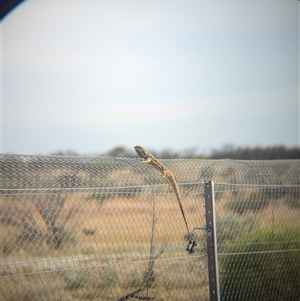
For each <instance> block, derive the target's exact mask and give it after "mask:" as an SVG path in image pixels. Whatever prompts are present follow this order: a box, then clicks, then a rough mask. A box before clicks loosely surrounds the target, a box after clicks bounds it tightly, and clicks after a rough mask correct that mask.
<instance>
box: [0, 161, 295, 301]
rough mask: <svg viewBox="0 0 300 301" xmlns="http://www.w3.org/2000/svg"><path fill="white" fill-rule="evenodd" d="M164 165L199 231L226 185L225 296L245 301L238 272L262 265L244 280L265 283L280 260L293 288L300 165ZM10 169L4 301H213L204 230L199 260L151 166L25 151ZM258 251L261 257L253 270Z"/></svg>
mask: <svg viewBox="0 0 300 301" xmlns="http://www.w3.org/2000/svg"><path fill="white" fill-rule="evenodd" d="M161 161H162V163H163V164H164V165H165V166H166V167H168V168H169V169H170V170H171V171H172V173H173V175H174V176H175V178H176V180H177V182H178V186H179V189H180V192H181V196H182V203H183V206H184V211H185V215H186V217H187V222H188V223H189V226H190V228H191V229H193V228H196V227H204V224H205V217H204V188H203V187H204V181H206V180H210V179H212V180H214V181H215V183H217V184H216V204H217V218H218V220H217V227H218V229H219V232H218V244H219V261H220V276H221V277H220V279H221V286H222V294H223V296H224V298H227V299H226V300H241V299H234V298H233V297H232V296H233V295H232V294H233V293H232V292H233V291H234V294H235V295H234V296H236V295H237V296H240V295H241V294H242V293H244V291H243V292H242V293H241V292H240V291H238V290H237V289H235V290H233V289H232V287H231V288H229V286H228V284H227V282H228V281H229V282H230V283H231V282H232V277H233V275H234V274H232V273H233V272H232V273H231V274H230V271H236V270H241V269H242V270H243V269H245V265H247V266H248V265H249V264H250V265H251V264H253V265H255V266H256V265H260V266H262V269H261V270H262V271H263V273H262V272H258V273H260V274H259V275H261V276H260V278H258V277H257V275H256V274H255V272H251V273H252V274H249V277H248V274H247V280H245V279H242V277H240V279H241V282H243V281H245V283H246V286H245V287H243V289H242V290H245V291H247V290H249V286H247V283H249V282H251V283H254V284H255V285H256V282H255V281H256V280H255V279H259V280H262V279H264V278H263V277H265V276H269V277H271V278H272V277H273V278H272V279H273V280H272V281H273V282H272V283H277V282H276V281H275V280H274V279H275V278H276V277H275V275H276V273H275V272H276V269H275V267H274V266H273V265H271V264H270V263H276V262H277V263H278V264H279V265H281V266H284V269H285V271H286V272H287V271H288V270H287V269H288V267H289V266H286V265H285V262H290V261H291V262H292V263H293V267H294V268H295V269H296V270H295V271H294V272H293V273H292V275H293V276H292V279H293V282H292V284H291V283H290V282H289V283H287V285H288V287H289V288H288V290H289V291H290V292H294V290H295V289H294V288H295V287H296V286H295V287H294V288H293V284H297V281H298V283H299V262H300V259H299V234H298V233H299V209H300V204H299V187H300V183H299V182H300V174H299V170H300V165H299V161H297V160H291V161H234V160H161ZM0 164H1V165H0V177H1V178H0V179H1V189H0V195H1V212H0V219H1V255H0V256H1V294H2V298H3V300H50V301H51V300H53V301H54V300H115V301H116V300H120V301H121V300H127V299H128V300H129V299H130V300H139V299H140V300H151V299H154V298H155V300H174V301H177V300H208V298H209V297H208V296H209V294H208V276H207V274H208V273H207V264H206V238H205V231H201V230H197V231H195V233H196V238H197V241H198V245H197V246H196V248H195V253H194V254H193V255H191V256H189V255H188V254H187V252H186V251H185V247H186V243H187V241H188V239H189V238H190V237H189V234H188V233H186V228H185V225H184V221H183V219H182V216H181V212H180V210H179V207H178V203H177V202H176V198H175V195H174V193H173V191H172V189H171V187H170V185H169V184H168V183H167V182H166V180H164V179H163V178H161V177H159V176H158V172H157V171H156V170H155V169H153V168H151V166H148V165H145V164H142V162H141V160H140V159H128V158H115V157H81V156H80V157H64V156H26V155H1V161H0ZM280 229H283V230H282V232H280V231H281V230H280ZM291 229H292V230H291ZM293 230H295V231H294V232H296V233H294V232H293ZM268 231H269V232H270V233H269V232H268ZM265 232H266V233H267V234H268V235H270V237H269V236H265ZM277 232H278V237H279V238H278V239H277V238H276V237H277V236H276V234H277ZM260 233H261V234H260ZM267 234H266V235H267ZM255 235H257V236H258V237H256V236H255ZM280 235H285V240H284V243H283V240H282V239H281V240H280V237H281V236H280ZM275 238H276V239H275ZM261 241H262V242H263V243H262V242H261ZM236 246H238V247H236ZM247 248H249V249H247ZM270 251H272V252H270ZM274 251H276V252H277V253H275V252H274ZM251 252H254V253H255V254H257V257H256V258H257V259H256V260H253V259H251V260H252V261H251V262H252V263H251V262H250V263H248V261H247V258H250V256H249V255H247V254H246V253H251ZM260 252H264V253H263V254H262V253H260ZM239 253H243V254H241V255H239ZM268 254H271V255H268ZM274 254H281V255H278V256H281V257H276V256H277V255H274ZM251 255H253V254H251ZM239 256H242V257H239ZM243 256H244V257H243ZM245 256H246V257H245ZM247 256H248V257H247ZM263 256H265V257H263ZM228 258H231V259H230V260H229V259H228ZM251 258H252V257H251ZM261 258H266V259H265V261H266V263H268V264H270V265H262V264H261V262H262V260H263V259H261ZM278 258H279V259H280V260H281V261H278ZM297 260H298V262H297ZM297 263H298V264H297ZM270 266H272V268H270ZM297 268H298V270H297ZM297 271H298V274H297ZM274 273H275V274H274ZM284 275H285V274H282V275H279V276H278V277H279V278H280V279H285V278H284ZM230 277H231V278H230ZM262 282H263V283H266V282H265V280H263V281H262ZM270 283H271V282H270ZM237 285H238V287H239V285H240V282H239V283H238V284H237ZM299 287H300V285H299ZM281 289H282V288H281ZM291 294H292V293H291ZM228 296H229V297H228ZM243 296H244V295H243ZM224 300H225V299H224ZM243 300H246V299H243ZM249 300H250V299H249ZM252 300H255V298H254V299H252ZM260 300H271V299H263V298H260ZM272 300H276V299H272ZM278 300H285V299H278ZM289 300H296V299H289Z"/></svg>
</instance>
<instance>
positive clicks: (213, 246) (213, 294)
mask: <svg viewBox="0 0 300 301" xmlns="http://www.w3.org/2000/svg"><path fill="white" fill-rule="evenodd" d="M204 186H205V187H204V190H205V215H206V234H207V265H208V278H209V295H210V301H220V290H219V271H218V254H217V235H216V214H215V196H214V182H213V181H211V180H209V181H207V182H205V183H204Z"/></svg>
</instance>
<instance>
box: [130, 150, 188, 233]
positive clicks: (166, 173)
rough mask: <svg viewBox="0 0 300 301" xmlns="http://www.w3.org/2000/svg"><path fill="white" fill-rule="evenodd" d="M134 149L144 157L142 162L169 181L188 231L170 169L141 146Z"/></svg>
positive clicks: (178, 193) (177, 189)
mask: <svg viewBox="0 0 300 301" xmlns="http://www.w3.org/2000/svg"><path fill="white" fill-rule="evenodd" d="M134 149H135V151H136V152H137V154H138V155H139V156H140V157H141V158H142V159H144V160H143V163H145V164H150V165H152V166H153V167H154V168H155V169H157V170H158V171H159V172H160V176H161V177H163V178H165V179H167V180H168V181H169V183H170V184H171V186H172V188H173V190H174V192H175V195H176V198H177V202H178V204H179V208H180V210H181V213H182V216H183V219H184V223H185V226H186V229H187V231H188V233H190V230H189V226H188V223H187V220H186V218H185V214H184V211H183V206H182V203H181V197H180V192H179V188H178V185H177V182H176V180H175V178H174V176H173V175H172V173H171V171H170V170H169V169H168V168H166V167H165V166H163V165H162V164H161V163H160V162H159V161H158V160H157V159H156V158H155V157H154V156H153V155H152V154H150V153H149V152H148V151H147V150H146V149H145V148H143V147H142V146H139V145H136V146H135V147H134Z"/></svg>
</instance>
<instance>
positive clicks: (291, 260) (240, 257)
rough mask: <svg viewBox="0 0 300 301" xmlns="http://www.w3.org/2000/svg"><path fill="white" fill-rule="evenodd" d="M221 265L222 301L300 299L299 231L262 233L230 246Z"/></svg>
mask: <svg viewBox="0 0 300 301" xmlns="http://www.w3.org/2000/svg"><path fill="white" fill-rule="evenodd" d="M224 253H225V252H224ZM219 263H220V271H221V274H220V275H221V277H220V282H221V300H222V301H236V300H243V301H246V300H251V301H252V300H265V301H271V300H272V301H275V300H278V301H291V300H295V301H296V300H299V299H298V298H299V292H300V291H299V287H300V270H299V263H300V232H299V229H296V228H290V227H282V228H280V229H276V231H274V232H273V231H271V230H259V231H257V232H255V233H254V234H252V236H251V239H249V241H248V243H246V244H245V242H243V241H242V240H237V241H234V242H233V243H232V244H231V245H229V246H227V247H226V255H225V254H224V255H222V254H220V256H219Z"/></svg>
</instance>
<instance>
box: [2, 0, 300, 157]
mask: <svg viewBox="0 0 300 301" xmlns="http://www.w3.org/2000/svg"><path fill="white" fill-rule="evenodd" d="M1 32H2V35H1V36H2V143H1V152H13V153H26V154H48V153H51V152H55V151H58V150H63V151H65V150H68V149H71V150H74V151H77V152H79V153H81V154H95V153H104V152H106V151H107V150H109V149H111V148H113V147H114V146H117V145H122V146H125V147H127V148H132V147H133V145H136V144H140V145H143V146H145V147H146V148H149V149H152V150H157V151H159V150H162V149H166V148H170V149H172V150H174V151H181V150H185V149H188V148H191V147H196V148H197V149H198V152H200V153H203V152H209V151H210V150H211V149H212V148H219V147H221V146H222V145H224V144H226V143H233V144H235V145H237V146H257V145H260V146H272V145H278V144H286V145H287V146H297V145H299V2H298V1H296V0H259V1H246V0H222V1H217V0H215V1H209V0H195V1H192V0H180V1H174V0H163V1H162V0H157V1H156V0H154V1H153V0H127V1H126V0H109V1H107V0H105V1H102V0H64V1H61V0H47V1H38V0H28V1H25V2H24V3H23V4H22V5H20V6H19V7H18V8H17V9H16V10H14V11H13V12H12V13H10V14H9V15H8V16H6V18H5V19H4V21H3V22H2V23H1Z"/></svg>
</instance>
